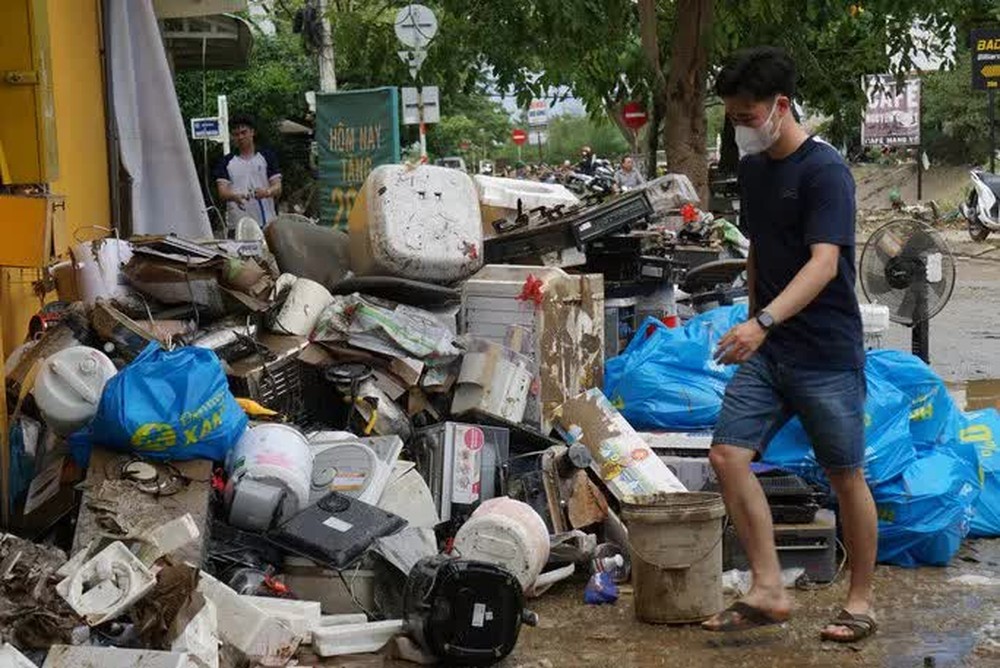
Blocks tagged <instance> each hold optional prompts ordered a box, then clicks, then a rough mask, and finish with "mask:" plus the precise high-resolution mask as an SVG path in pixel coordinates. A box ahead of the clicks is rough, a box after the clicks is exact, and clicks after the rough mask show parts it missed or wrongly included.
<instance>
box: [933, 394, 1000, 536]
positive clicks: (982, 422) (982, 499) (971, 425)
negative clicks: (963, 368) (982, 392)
mask: <svg viewBox="0 0 1000 668" xmlns="http://www.w3.org/2000/svg"><path fill="white" fill-rule="evenodd" d="M998 438H1000V413H998V412H997V410H996V409H995V408H987V409H986V410H981V411H975V412H972V413H966V414H965V415H964V416H963V418H962V428H961V429H960V430H959V431H958V434H957V435H956V437H955V440H954V441H952V442H951V443H949V444H948V445H947V446H945V447H947V448H949V449H950V451H952V452H954V453H955V454H957V455H958V456H959V457H961V458H962V459H963V460H965V461H966V462H968V464H969V465H970V466H972V467H973V469H974V470H975V472H976V482H977V483H978V485H979V488H980V492H979V499H978V500H977V501H976V503H975V505H974V506H973V515H972V523H971V527H970V531H969V535H970V536H973V537H976V538H993V537H996V536H1000V452H997V440H998Z"/></svg>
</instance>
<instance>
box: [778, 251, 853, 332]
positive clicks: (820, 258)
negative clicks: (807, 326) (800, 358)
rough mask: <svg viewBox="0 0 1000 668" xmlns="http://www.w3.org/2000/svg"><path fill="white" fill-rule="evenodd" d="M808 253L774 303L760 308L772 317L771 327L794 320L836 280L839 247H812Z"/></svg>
mask: <svg viewBox="0 0 1000 668" xmlns="http://www.w3.org/2000/svg"><path fill="white" fill-rule="evenodd" d="M809 251H810V253H811V257H810V258H809V261H808V262H806V263H805V265H804V266H803V267H802V268H801V269H799V273H797V274H795V278H793V279H792V282H791V283H789V284H788V286H787V287H786V288H785V289H784V290H782V291H781V293H780V294H779V295H778V296H777V297H775V298H774V301H772V302H771V303H770V304H768V305H767V306H766V307H765V308H764V310H765V311H767V312H768V313H770V314H771V317H773V318H774V322H775V324H779V323H782V322H785V321H786V320H789V319H791V318H793V317H795V315H796V314H797V313H798V312H799V311H801V310H802V309H804V308H805V307H806V306H809V304H811V303H812V301H813V300H814V299H816V297H817V296H819V293H821V292H822V291H823V288H825V287H826V286H827V284H829V282H830V281H832V280H833V279H834V278H836V277H837V270H838V264H839V262H840V246H837V245H835V244H813V245H812V246H810V247H809Z"/></svg>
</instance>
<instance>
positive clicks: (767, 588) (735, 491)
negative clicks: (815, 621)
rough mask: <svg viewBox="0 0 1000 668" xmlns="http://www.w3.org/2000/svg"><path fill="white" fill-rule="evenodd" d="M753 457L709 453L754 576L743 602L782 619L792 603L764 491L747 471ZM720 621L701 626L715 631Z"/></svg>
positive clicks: (739, 451)
mask: <svg viewBox="0 0 1000 668" xmlns="http://www.w3.org/2000/svg"><path fill="white" fill-rule="evenodd" d="M753 457H754V452H753V450H750V449H748V448H740V447H737V446H732V445H713V446H712V449H711V451H710V452H709V460H710V461H711V462H712V467H713V468H714V469H715V473H716V475H717V476H718V477H719V485H720V486H721V487H722V497H723V499H724V500H725V502H726V510H727V511H728V513H729V518H730V520H731V521H732V523H733V525H734V526H735V527H736V533H737V534H738V535H739V538H740V543H741V544H742V545H743V550H744V551H745V552H746V554H747V558H748V559H749V560H750V569H751V572H752V573H753V586H752V587H751V589H750V591H749V592H748V593H747V595H746V596H744V597H743V599H742V600H743V602H744V603H746V604H747V605H750V606H752V607H754V608H757V609H759V610H761V611H763V612H764V613H766V614H767V615H768V616H770V617H772V618H774V619H776V620H784V619H786V618H787V617H788V615H789V613H790V612H791V609H792V602H791V599H790V598H789V597H788V594H787V593H786V592H785V588H784V586H783V584H782V581H781V564H780V563H779V562H778V552H777V550H775V547H774V526H773V524H772V522H771V509H770V507H769V506H768V504H767V497H765V496H764V490H763V489H762V488H761V486H760V483H759V482H758V481H757V478H756V476H754V475H753V473H752V472H751V471H750V462H751V461H753ZM721 622H722V620H721V618H720V615H716V616H715V617H713V618H712V619H710V620H708V621H707V622H705V623H704V624H703V626H704V627H705V628H706V629H709V630H715V629H718V628H719V626H720V625H721Z"/></svg>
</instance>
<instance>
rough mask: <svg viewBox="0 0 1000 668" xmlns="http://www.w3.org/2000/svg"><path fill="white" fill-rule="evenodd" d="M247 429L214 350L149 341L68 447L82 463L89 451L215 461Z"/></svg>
mask: <svg viewBox="0 0 1000 668" xmlns="http://www.w3.org/2000/svg"><path fill="white" fill-rule="evenodd" d="M246 426H247V416H246V414H245V413H244V412H243V410H242V409H241V408H240V406H239V404H237V403H236V400H235V399H234V398H233V395H232V393H230V391H229V385H228V383H227V382H226V375H225V373H224V372H223V371H222V365H221V364H220V363H219V358H218V357H216V356H215V353H214V352H212V351H211V350H207V349H204V348H194V347H186V348H178V349H176V350H172V351H166V350H163V349H162V348H160V346H159V344H157V343H151V344H149V346H147V347H146V349H145V350H143V351H142V353H141V354H140V355H139V356H138V357H136V358H135V359H134V360H133V361H132V363H131V364H129V365H128V366H127V367H125V368H124V369H122V370H121V371H120V372H118V374H117V375H115V376H114V377H113V378H112V379H111V380H110V381H108V384H107V385H106V386H105V387H104V393H103V394H102V395H101V403H100V404H99V405H98V408H97V415H96V416H95V417H94V419H93V420H92V421H91V422H90V424H89V425H88V426H87V427H86V428H84V429H82V430H81V431H78V432H77V433H75V434H73V436H72V437H71V438H70V444H71V446H72V448H73V455H74V457H75V458H76V459H77V461H79V462H80V463H81V464H82V465H86V462H87V461H88V460H89V459H90V449H91V447H92V446H94V445H99V446H102V447H108V448H111V449H114V450H123V451H128V452H134V453H136V454H139V455H142V456H143V457H148V458H150V459H160V460H184V459H212V460H216V461H222V460H224V459H225V458H226V453H228V452H229V450H230V449H231V448H232V447H233V445H235V444H236V441H237V440H239V438H240V436H241V435H242V433H243V432H244V430H245V429H246Z"/></svg>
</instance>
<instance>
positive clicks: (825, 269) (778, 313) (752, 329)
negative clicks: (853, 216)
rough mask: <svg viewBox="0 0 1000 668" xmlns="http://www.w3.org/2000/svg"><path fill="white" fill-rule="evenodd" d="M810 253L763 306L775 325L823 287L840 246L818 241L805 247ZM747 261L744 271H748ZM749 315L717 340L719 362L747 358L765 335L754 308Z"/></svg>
mask: <svg viewBox="0 0 1000 668" xmlns="http://www.w3.org/2000/svg"><path fill="white" fill-rule="evenodd" d="M809 250H810V252H811V257H810V258H809V261H808V262H806V263H805V264H804V265H803V266H802V268H801V269H799V273H797V274H795V278H793V279H792V281H791V283H789V284H788V285H787V286H786V287H785V289H784V290H782V291H781V293H780V294H779V295H778V296H777V297H775V298H774V301H772V302H771V303H770V304H768V305H767V306H766V307H765V308H764V310H765V311H767V312H768V313H770V314H771V317H772V318H774V323H775V326H778V324H779V323H782V322H785V321H786V320H788V319H790V318H793V317H795V314H797V313H798V312H799V311H801V310H802V309H804V308H805V307H806V306H809V304H811V303H812V301H813V300H814V299H816V297H817V296H818V295H819V293H820V292H822V291H823V288H825V287H826V286H827V284H828V283H829V282H830V281H832V280H833V279H834V278H836V276H837V270H838V267H837V265H838V261H839V259H840V247H839V246H837V245H836V244H826V243H819V244H813V245H812V246H810V247H809ZM750 267H751V265H750V264H748V265H747V269H748V273H749V272H750V271H752V270H751V269H750ZM752 290H753V288H752V287H751V288H750V291H751V292H750V307H751V309H753V308H754V307H755V306H756V303H755V300H754V296H753V294H752ZM750 313H751V318H750V320H747V321H746V322H744V323H743V324H740V325H737V326H736V327H733V328H732V329H731V330H729V332H727V333H726V335H725V336H723V337H722V339H721V340H720V341H719V346H718V348H717V350H718V351H719V352H720V353H721V355H720V356H719V361H720V362H722V363H723V364H739V363H741V362H746V361H747V360H748V359H750V358H751V357H752V356H753V354H754V353H755V352H757V349H758V348H760V346H761V344H762V343H764V339H765V338H766V337H767V331H766V330H765V329H764V328H763V327H761V326H760V323H758V322H757V320H756V319H755V318H754V316H756V315H757V313H758V312H757V311H754V310H751V311H750Z"/></svg>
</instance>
